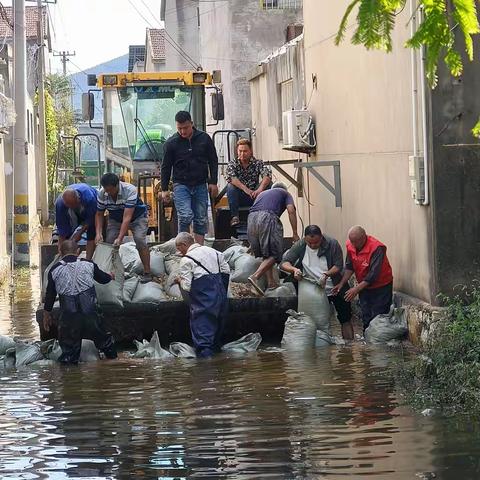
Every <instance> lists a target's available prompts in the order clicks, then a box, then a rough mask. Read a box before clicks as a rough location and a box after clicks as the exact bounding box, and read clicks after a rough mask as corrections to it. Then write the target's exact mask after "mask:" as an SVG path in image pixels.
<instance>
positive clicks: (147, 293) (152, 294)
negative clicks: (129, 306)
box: [131, 282, 167, 303]
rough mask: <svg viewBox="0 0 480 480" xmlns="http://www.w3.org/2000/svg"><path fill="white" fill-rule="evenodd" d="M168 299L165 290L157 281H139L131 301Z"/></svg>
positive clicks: (162, 300) (146, 301) (155, 301)
mask: <svg viewBox="0 0 480 480" xmlns="http://www.w3.org/2000/svg"><path fill="white" fill-rule="evenodd" d="M165 300H167V297H166V295H165V292H164V291H163V288H162V286H161V285H160V284H158V283H156V282H148V283H139V284H138V285H137V288H136V289H135V294H134V295H133V298H132V301H131V303H160V302H164V301H165Z"/></svg>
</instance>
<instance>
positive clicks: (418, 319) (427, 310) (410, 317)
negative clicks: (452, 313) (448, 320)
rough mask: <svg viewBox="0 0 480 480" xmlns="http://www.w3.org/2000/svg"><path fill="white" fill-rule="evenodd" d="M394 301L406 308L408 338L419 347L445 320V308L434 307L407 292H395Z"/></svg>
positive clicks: (398, 305)
mask: <svg viewBox="0 0 480 480" xmlns="http://www.w3.org/2000/svg"><path fill="white" fill-rule="evenodd" d="M394 302H395V305H396V306H397V307H404V308H405V310H406V312H407V323H408V339H409V340H410V342H411V343H412V344H413V345H416V346H418V347H421V346H422V345H425V344H426V343H427V342H428V341H429V339H430V338H431V337H432V334H433V332H434V331H435V328H436V326H437V325H438V324H439V322H441V321H443V320H445V308H442V307H434V306H433V305H430V304H429V303H426V302H424V301H422V300H419V299H418V298H415V297H411V296H410V295H407V294H405V293H402V292H395V294H394Z"/></svg>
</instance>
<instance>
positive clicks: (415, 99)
mask: <svg viewBox="0 0 480 480" xmlns="http://www.w3.org/2000/svg"><path fill="white" fill-rule="evenodd" d="M416 3H417V2H416V0H410V36H411V37H413V36H414V35H415V32H416V31H417V16H416V15H417V14H416ZM410 59H411V63H412V134H413V156H414V157H417V156H418V77H417V51H416V50H415V49H414V48H411V49H410Z"/></svg>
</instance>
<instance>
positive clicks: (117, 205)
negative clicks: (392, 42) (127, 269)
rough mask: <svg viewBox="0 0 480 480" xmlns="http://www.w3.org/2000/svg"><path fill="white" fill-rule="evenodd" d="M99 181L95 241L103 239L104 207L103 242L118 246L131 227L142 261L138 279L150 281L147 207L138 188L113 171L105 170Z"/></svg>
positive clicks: (144, 281)
mask: <svg viewBox="0 0 480 480" xmlns="http://www.w3.org/2000/svg"><path fill="white" fill-rule="evenodd" d="M100 183H101V185H102V188H101V189H100V191H99V192H98V197H97V214H96V217H95V227H96V231H97V236H96V239H95V240H96V243H98V242H102V241H103V235H102V231H103V223H104V220H105V210H108V225H107V238H106V242H107V243H112V244H113V245H117V246H120V245H121V244H122V241H123V238H124V237H125V235H127V233H128V230H131V231H132V234H133V240H134V241H135V244H136V246H137V250H138V253H139V254H140V259H141V260H142V264H143V272H144V273H143V275H142V277H141V278H140V281H141V282H142V283H148V282H151V281H152V274H151V273H150V251H149V250H148V246H147V230H148V218H147V206H146V205H145V204H144V203H143V202H142V200H141V199H140V198H139V197H138V193H137V189H136V188H135V187H134V186H133V185H132V184H130V183H126V182H121V181H120V180H119V178H118V176H117V175H115V174H114V173H105V174H104V175H103V176H102V179H101V181H100Z"/></svg>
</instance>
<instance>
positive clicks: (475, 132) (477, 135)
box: [472, 118, 480, 138]
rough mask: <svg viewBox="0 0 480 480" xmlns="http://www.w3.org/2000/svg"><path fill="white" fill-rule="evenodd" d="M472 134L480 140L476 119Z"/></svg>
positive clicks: (479, 126) (479, 124) (479, 127)
mask: <svg viewBox="0 0 480 480" xmlns="http://www.w3.org/2000/svg"><path fill="white" fill-rule="evenodd" d="M472 133H473V136H474V137H477V138H480V118H479V119H478V122H477V124H476V125H475V126H474V127H473V128H472Z"/></svg>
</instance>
